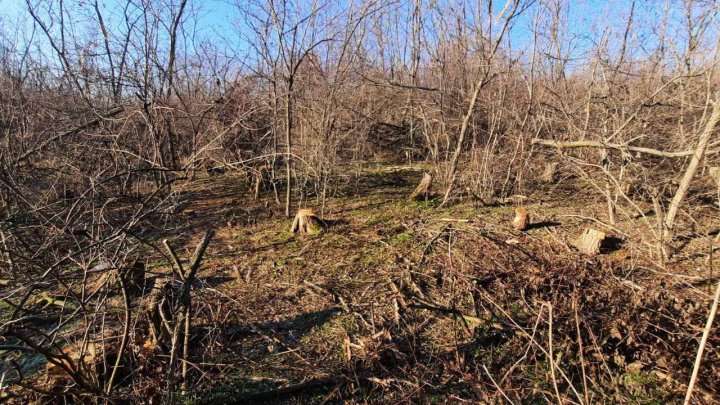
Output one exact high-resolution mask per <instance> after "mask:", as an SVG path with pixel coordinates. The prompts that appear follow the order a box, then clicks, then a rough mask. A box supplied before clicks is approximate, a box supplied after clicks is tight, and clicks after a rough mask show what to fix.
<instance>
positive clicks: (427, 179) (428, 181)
mask: <svg viewBox="0 0 720 405" xmlns="http://www.w3.org/2000/svg"><path fill="white" fill-rule="evenodd" d="M431 185H432V175H430V173H425V174H424V175H423V178H422V180H420V184H418V186H417V187H416V188H415V191H413V192H412V194H410V197H408V201H414V200H417V199H419V198H427V197H428V196H429V193H430V186H431Z"/></svg>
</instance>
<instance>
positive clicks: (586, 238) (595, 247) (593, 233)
mask: <svg viewBox="0 0 720 405" xmlns="http://www.w3.org/2000/svg"><path fill="white" fill-rule="evenodd" d="M605 236H606V235H605V232H600V231H598V230H595V229H592V228H587V229H585V231H584V232H583V233H582V235H580V238H579V239H578V240H577V241H576V242H575V247H577V248H578V250H580V252H582V253H585V254H587V255H596V254H598V253H600V246H601V245H602V242H603V240H605Z"/></svg>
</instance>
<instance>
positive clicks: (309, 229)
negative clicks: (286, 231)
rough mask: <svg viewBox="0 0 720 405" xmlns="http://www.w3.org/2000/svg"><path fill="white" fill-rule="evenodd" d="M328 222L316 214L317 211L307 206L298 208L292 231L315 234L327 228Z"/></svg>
mask: <svg viewBox="0 0 720 405" xmlns="http://www.w3.org/2000/svg"><path fill="white" fill-rule="evenodd" d="M326 227H327V224H326V223H325V221H323V220H322V219H320V218H318V217H317V216H316V215H315V211H313V210H311V209H308V208H305V209H301V210H298V212H297V214H296V215H295V220H294V221H293V223H292V226H291V227H290V232H292V233H298V232H300V233H301V234H307V235H314V234H317V233H321V232H322V231H324V230H325V228H326Z"/></svg>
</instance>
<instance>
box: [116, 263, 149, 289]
mask: <svg viewBox="0 0 720 405" xmlns="http://www.w3.org/2000/svg"><path fill="white" fill-rule="evenodd" d="M120 277H122V281H123V284H125V287H126V288H127V293H128V295H129V296H131V297H134V296H138V295H142V293H143V290H145V263H143V262H135V263H133V265H132V266H130V267H127V268H123V269H120Z"/></svg>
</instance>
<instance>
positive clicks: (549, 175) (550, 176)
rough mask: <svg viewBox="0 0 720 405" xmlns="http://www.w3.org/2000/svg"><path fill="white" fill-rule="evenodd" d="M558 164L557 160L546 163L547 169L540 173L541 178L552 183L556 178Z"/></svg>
mask: <svg viewBox="0 0 720 405" xmlns="http://www.w3.org/2000/svg"><path fill="white" fill-rule="evenodd" d="M557 168H558V164H557V162H549V163H547V164H546V165H545V170H544V171H543V172H542V174H541V175H540V180H541V181H544V182H546V183H550V182H552V181H553V180H555V173H557Z"/></svg>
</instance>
